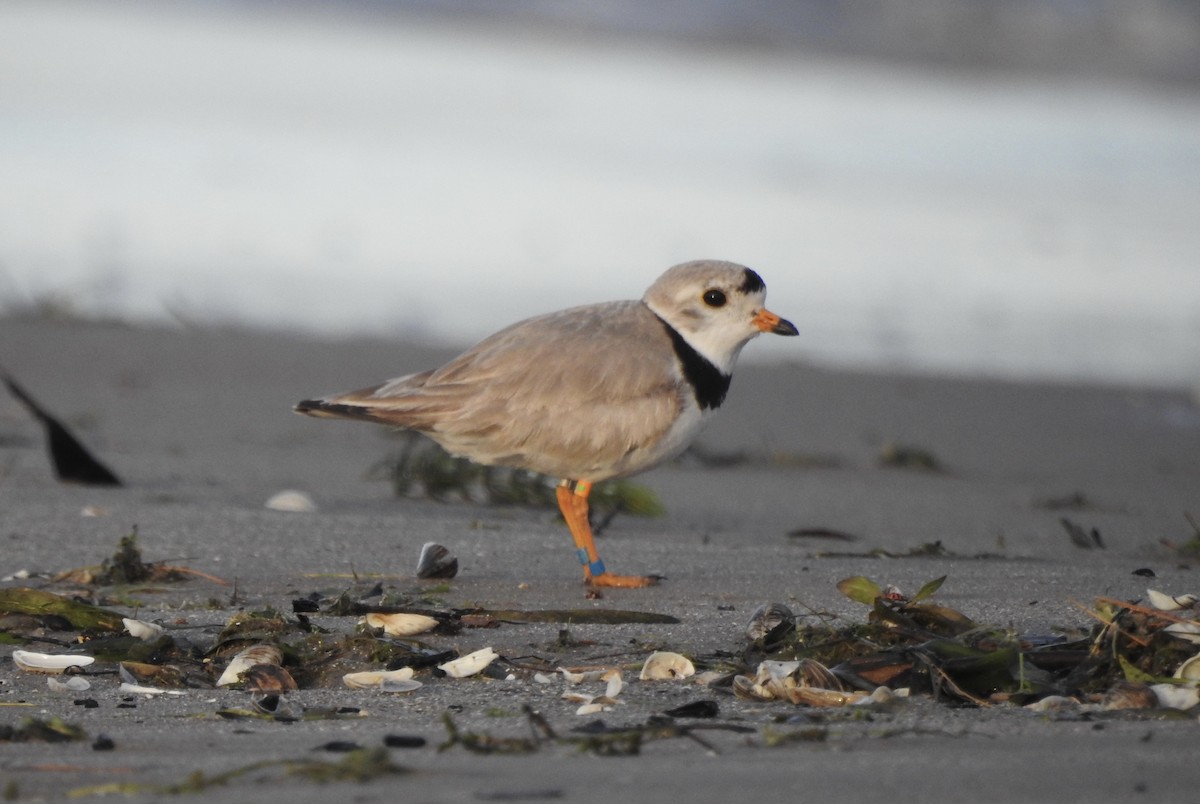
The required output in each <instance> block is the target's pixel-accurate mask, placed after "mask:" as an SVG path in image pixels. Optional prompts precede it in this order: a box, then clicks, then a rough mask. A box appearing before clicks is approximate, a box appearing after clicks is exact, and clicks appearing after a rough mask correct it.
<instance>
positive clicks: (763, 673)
mask: <svg viewBox="0 0 1200 804" xmlns="http://www.w3.org/2000/svg"><path fill="white" fill-rule="evenodd" d="M799 669H800V662H774V661H770V660H767V661H762V662H759V663H758V672H757V673H756V674H755V676H754V677H755V680H756V681H758V683H759V684H762V683H763V682H764V681H766V680H768V679H771V678H779V679H783V678H787V677H788V676H790V675H792V674H793V673H795V672H796V671H797V670H799Z"/></svg>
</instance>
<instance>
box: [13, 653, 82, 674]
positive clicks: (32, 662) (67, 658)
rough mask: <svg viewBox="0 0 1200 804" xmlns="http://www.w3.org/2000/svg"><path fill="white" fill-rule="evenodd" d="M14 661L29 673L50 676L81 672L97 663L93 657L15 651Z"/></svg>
mask: <svg viewBox="0 0 1200 804" xmlns="http://www.w3.org/2000/svg"><path fill="white" fill-rule="evenodd" d="M12 660H13V664H15V665H16V666H17V667H18V668H20V669H21V670H24V671H25V672H27V673H46V674H49V675H58V674H59V673H70V672H79V670H81V669H82V668H84V667H87V666H88V665H89V664H91V663H92V662H94V661H96V659H95V657H93V656H82V655H80V654H73V655H66V654H57V655H56V654H52V653H35V652H34V651H31V650H14V651H13V653H12Z"/></svg>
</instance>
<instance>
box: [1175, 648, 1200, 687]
mask: <svg viewBox="0 0 1200 804" xmlns="http://www.w3.org/2000/svg"><path fill="white" fill-rule="evenodd" d="M1175 678H1182V679H1183V680H1184V681H1190V682H1192V684H1196V683H1197V682H1200V653H1197V654H1196V655H1195V656H1193V657H1192V658H1190V659H1185V660H1184V662H1183V664H1181V665H1179V669H1178V670H1176V671H1175Z"/></svg>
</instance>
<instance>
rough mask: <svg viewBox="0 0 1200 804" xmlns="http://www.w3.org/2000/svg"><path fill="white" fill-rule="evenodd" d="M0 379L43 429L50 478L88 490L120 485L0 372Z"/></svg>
mask: <svg viewBox="0 0 1200 804" xmlns="http://www.w3.org/2000/svg"><path fill="white" fill-rule="evenodd" d="M0 378H2V379H3V380H4V384H5V385H6V386H8V390H9V391H10V392H11V393H12V395H13V396H15V397H16V398H17V399H18V400H20V402H21V404H23V405H24V406H25V407H26V408H28V409H29V412H30V413H32V414H33V415H34V417H35V418H36V419H37V420H38V421H40V422H41V423H42V426H43V427H44V428H45V430H46V444H47V446H48V447H49V450H50V462H51V463H52V464H53V465H54V474H55V475H56V476H57V477H58V479H59V480H61V481H63V482H64V483H83V484H84V485H88V486H120V485H123V484H122V483H121V480H120V478H118V477H117V476H116V475H115V474H113V472H112V470H111V469H109V468H108V467H107V466H105V465H104V464H102V463H100V461H98V460H97V459H96V458H95V457H93V456H92V454H91V453H90V452H88V450H87V448H86V447H85V446H83V444H81V443H80V442H79V440H78V439H76V438H75V436H73V435H71V431H70V430H68V429H67V428H66V426H65V425H63V423H62V422H60V421H59V420H58V419H56V418H54V417H53V416H51V415H50V414H49V413H47V412H46V410H45V409H44V408H42V406H41V405H39V404H38V403H37V402H36V401H34V399H33V397H31V396H30V395H29V394H28V393H26V392H25V389H24V388H22V387H21V386H19V385H17V383H16V381H15V380H14V379H13V378H12V377H10V376H8V375H7V374H4V373H2V372H0Z"/></svg>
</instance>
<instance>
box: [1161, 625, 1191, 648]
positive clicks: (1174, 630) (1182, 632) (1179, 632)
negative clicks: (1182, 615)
mask: <svg viewBox="0 0 1200 804" xmlns="http://www.w3.org/2000/svg"><path fill="white" fill-rule="evenodd" d="M1163 630H1164V631H1166V632H1167V633H1169V634H1170V635H1171V636H1174V637H1178V638H1179V639H1182V640H1185V641H1187V642H1192V643H1195V644H1197V645H1200V623H1171V624H1170V625H1168V626H1167V627H1166V628H1164V629H1163Z"/></svg>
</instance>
